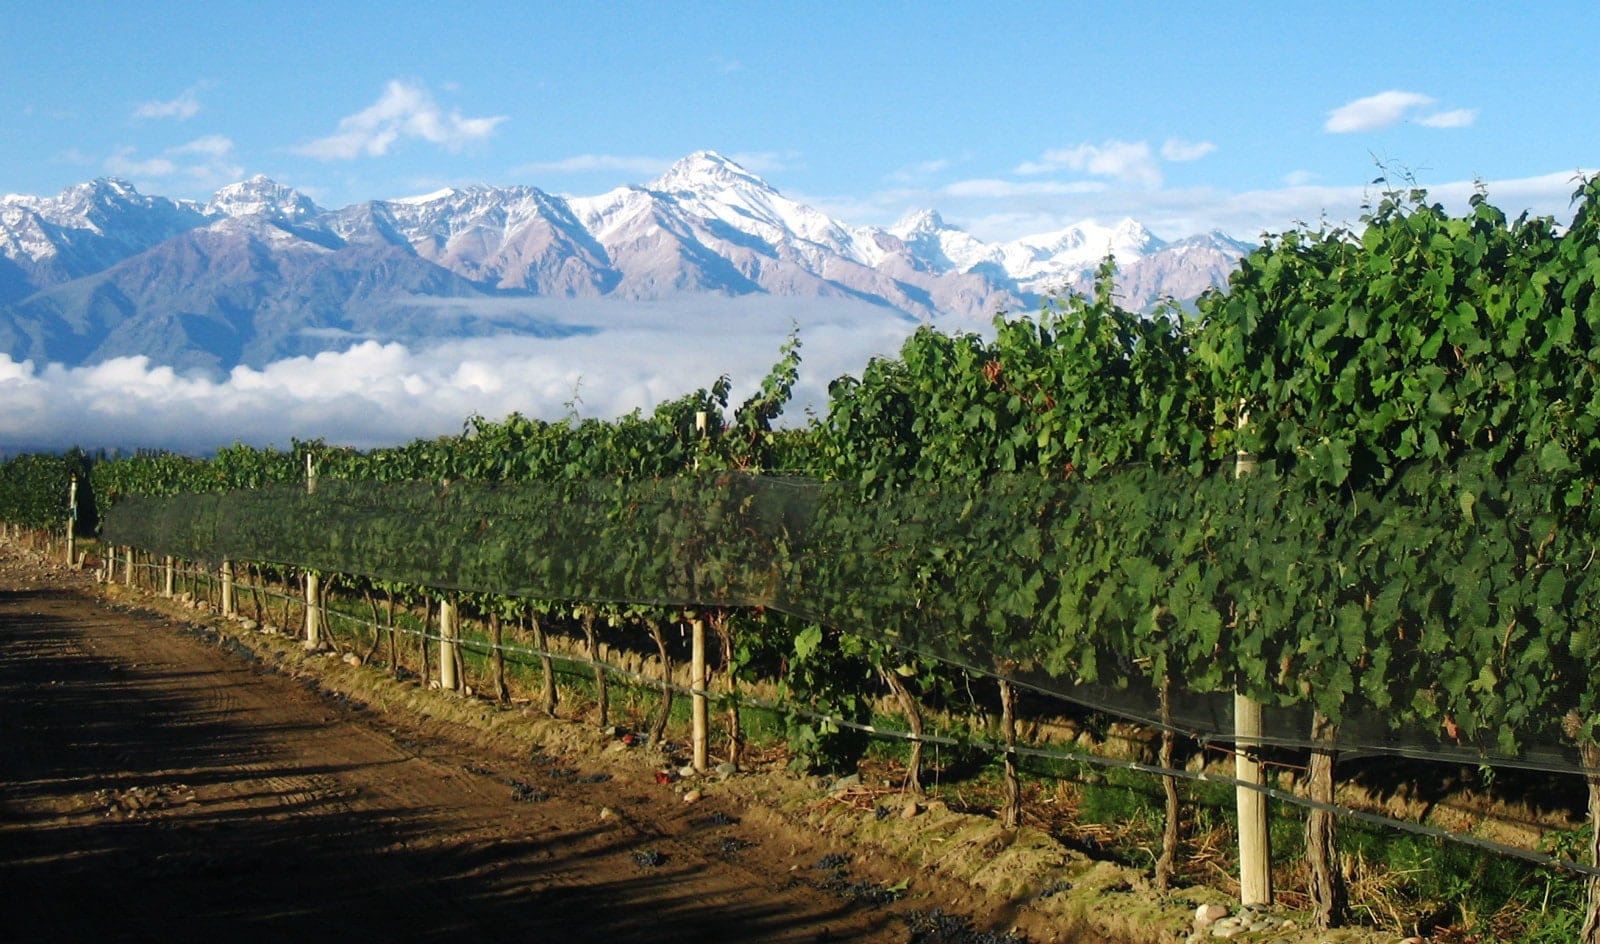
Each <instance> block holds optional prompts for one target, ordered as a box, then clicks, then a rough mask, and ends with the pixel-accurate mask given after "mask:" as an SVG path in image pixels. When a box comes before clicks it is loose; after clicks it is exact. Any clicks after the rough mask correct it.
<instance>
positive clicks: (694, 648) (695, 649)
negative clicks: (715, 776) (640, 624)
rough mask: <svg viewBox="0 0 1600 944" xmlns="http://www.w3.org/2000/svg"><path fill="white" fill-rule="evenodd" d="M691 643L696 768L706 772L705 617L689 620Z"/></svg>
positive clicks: (690, 666) (691, 697)
mask: <svg viewBox="0 0 1600 944" xmlns="http://www.w3.org/2000/svg"><path fill="white" fill-rule="evenodd" d="M689 631H690V636H691V637H692V642H691V645H690V653H689V657H690V661H689V691H690V695H689V703H690V706H691V709H692V710H691V712H690V715H691V717H692V719H693V722H694V735H693V739H692V742H691V743H692V744H693V745H694V769H695V770H697V771H699V772H700V773H705V771H706V767H707V766H708V763H709V756H708V755H709V748H708V745H709V743H710V731H709V724H708V721H709V718H708V707H709V706H708V703H707V699H706V621H705V620H703V619H696V620H691V621H690V622H689Z"/></svg>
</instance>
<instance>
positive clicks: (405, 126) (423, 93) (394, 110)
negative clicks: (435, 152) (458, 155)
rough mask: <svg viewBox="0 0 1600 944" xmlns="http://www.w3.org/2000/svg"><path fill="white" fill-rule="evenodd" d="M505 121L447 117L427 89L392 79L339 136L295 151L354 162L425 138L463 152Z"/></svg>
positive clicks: (342, 122)
mask: <svg viewBox="0 0 1600 944" xmlns="http://www.w3.org/2000/svg"><path fill="white" fill-rule="evenodd" d="M505 120H506V117H505V116H504V115H501V116H497V117H493V118H465V117H462V115H461V113H460V112H456V111H452V112H449V113H448V114H447V113H445V112H444V111H443V110H442V109H441V108H440V107H439V104H438V103H437V102H436V101H434V98H433V95H432V94H430V93H429V92H428V90H427V89H426V88H425V87H423V86H422V85H421V84H419V83H415V82H405V81H401V80H399V79H392V80H390V81H389V83H388V84H387V85H385V86H384V90H383V94H382V95H381V96H379V98H378V100H377V101H376V102H374V103H373V104H372V105H370V106H368V107H367V108H364V109H362V110H361V111H359V112H356V113H355V114H353V115H349V116H347V117H345V118H342V119H340V121H339V128H338V130H337V131H335V132H334V133H333V134H330V135H328V136H326V137H322V138H318V139H316V140H314V141H311V142H309V143H307V144H304V145H301V146H300V147H298V148H295V149H294V150H295V152H296V153H298V154H304V155H307V156H308V157H315V158H318V159H319V160H325V161H335V160H353V159H355V158H357V157H362V156H366V157H382V156H384V155H385V154H388V153H389V149H390V148H391V147H393V146H394V145H395V143H396V142H397V141H400V140H402V139H420V140H423V141H427V142H429V143H431V144H437V145H439V146H441V147H443V148H444V149H445V150H448V151H459V150H461V149H462V148H463V147H466V146H467V145H469V144H474V143H476V142H479V141H482V140H484V139H486V138H488V137H489V136H490V135H492V134H493V133H494V130H495V128H497V127H498V126H499V125H500V124H501V122H503V121H505Z"/></svg>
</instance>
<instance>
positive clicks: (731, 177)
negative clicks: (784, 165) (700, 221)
mask: <svg viewBox="0 0 1600 944" xmlns="http://www.w3.org/2000/svg"><path fill="white" fill-rule="evenodd" d="M730 188H739V189H745V188H753V189H756V190H765V191H771V190H772V185H771V184H769V183H767V182H766V181H765V180H762V179H761V178H760V177H757V176H756V175H755V174H753V173H751V172H750V171H748V170H746V169H745V168H743V167H741V166H740V165H739V164H738V163H737V162H735V161H732V160H729V159H728V158H726V157H723V156H722V155H721V154H718V153H717V152H716V151H695V152H694V153H693V154H690V155H689V156H688V157H685V158H683V159H682V160H680V161H678V162H677V163H675V164H673V165H672V166H671V167H669V168H667V171H666V173H664V174H662V175H661V176H660V177H657V178H656V179H655V180H652V181H650V182H649V183H648V184H646V185H645V189H647V190H654V191H657V192H659V193H681V192H684V191H693V192H696V193H701V194H705V193H707V192H712V191H719V190H727V189H730Z"/></svg>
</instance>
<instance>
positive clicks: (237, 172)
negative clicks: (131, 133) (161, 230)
mask: <svg viewBox="0 0 1600 944" xmlns="http://www.w3.org/2000/svg"><path fill="white" fill-rule="evenodd" d="M105 169H106V171H107V172H108V173H111V174H115V175H117V176H121V177H131V178H134V179H135V180H136V181H137V180H138V179H140V178H143V179H147V180H148V179H155V178H161V179H171V178H181V179H183V180H185V181H187V183H188V184H190V185H192V186H195V187H201V188H214V187H219V186H221V185H223V184H226V183H231V182H233V181H236V180H239V179H240V178H242V177H243V176H244V168H243V167H242V166H240V165H239V164H238V163H236V162H235V161H234V160H233V141H232V140H230V139H229V138H227V137H224V136H223V135H220V134H211V135H206V136H204V137H200V138H195V139H194V140H193V141H190V142H188V143H186V144H179V145H177V146H175V147H170V148H167V149H166V150H165V151H163V152H162V153H161V155H160V156H159V157H149V158H140V157H137V156H136V154H135V151H134V149H133V148H131V147H123V148H118V149H117V150H116V151H115V152H114V153H112V155H111V156H110V157H107V158H106V159H105Z"/></svg>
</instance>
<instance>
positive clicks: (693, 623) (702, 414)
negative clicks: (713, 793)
mask: <svg viewBox="0 0 1600 944" xmlns="http://www.w3.org/2000/svg"><path fill="white" fill-rule="evenodd" d="M709 420H710V414H709V413H707V412H706V411H704V410H700V411H699V412H697V413H695V415H694V428H695V432H697V433H699V434H700V438H701V439H702V440H704V439H705V437H706V429H707V424H708V422H709ZM694 467H695V468H696V469H699V468H700V457H699V455H698V454H697V455H696V456H695V460H694ZM689 635H690V637H691V642H690V651H689V717H690V721H691V724H692V727H693V731H692V733H691V735H690V741H689V743H690V745H691V746H692V752H693V755H694V757H693V763H694V769H695V770H696V771H698V772H699V773H705V772H706V768H707V767H708V766H709V765H710V742H711V733H710V718H709V711H708V709H709V705H708V704H707V701H706V621H705V620H703V619H694V620H690V621H689Z"/></svg>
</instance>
